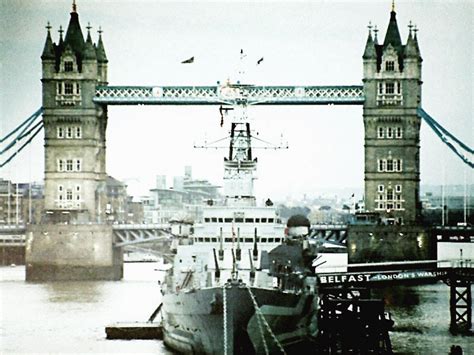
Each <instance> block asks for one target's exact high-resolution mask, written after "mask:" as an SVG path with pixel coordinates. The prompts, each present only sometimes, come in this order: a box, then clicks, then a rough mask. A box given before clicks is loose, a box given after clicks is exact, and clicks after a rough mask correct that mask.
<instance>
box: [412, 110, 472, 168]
mask: <svg viewBox="0 0 474 355" xmlns="http://www.w3.org/2000/svg"><path fill="white" fill-rule="evenodd" d="M418 115H419V116H420V117H421V118H422V119H424V120H425V122H426V123H427V124H428V126H429V127H430V128H431V129H432V130H433V131H434V132H435V134H436V135H437V136H438V137H439V138H440V139H441V141H442V142H444V144H446V145H447V146H448V147H449V149H451V150H452V151H453V152H454V154H456V155H457V156H458V157H459V158H461V160H462V161H463V162H464V163H465V164H467V165H468V166H470V167H471V168H474V159H473V157H472V155H473V154H474V150H473V149H472V148H471V147H469V146H468V145H466V144H464V143H463V142H462V141H460V140H459V139H458V138H456V137H455V136H454V135H453V134H452V133H450V132H449V131H448V130H446V129H445V128H444V127H443V126H441V125H440V124H439V123H438V122H436V121H435V119H434V118H433V117H431V116H430V115H429V114H428V113H427V112H426V111H425V110H423V109H422V108H419V109H418ZM454 144H457V145H458V146H459V147H460V150H463V151H464V152H465V153H467V154H463V153H461V152H459V150H458V149H457V148H456V147H455V146H454ZM468 154H470V155H471V157H469V156H468Z"/></svg>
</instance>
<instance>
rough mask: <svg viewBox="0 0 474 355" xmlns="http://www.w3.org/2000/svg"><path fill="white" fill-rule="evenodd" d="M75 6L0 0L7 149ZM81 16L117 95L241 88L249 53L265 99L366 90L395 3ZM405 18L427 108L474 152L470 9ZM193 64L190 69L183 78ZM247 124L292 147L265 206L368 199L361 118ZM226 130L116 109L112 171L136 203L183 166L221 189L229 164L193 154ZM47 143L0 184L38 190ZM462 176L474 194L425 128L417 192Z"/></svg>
mask: <svg viewBox="0 0 474 355" xmlns="http://www.w3.org/2000/svg"><path fill="white" fill-rule="evenodd" d="M71 2H72V1H69V0H66V1H52V0H49V1H19V0H15V1H13V0H11V1H7V0H0V4H1V8H0V16H1V21H0V23H1V24H0V26H1V28H0V40H1V48H0V76H1V83H0V85H1V86H0V91H1V96H0V97H1V99H0V100H1V101H0V113H1V116H0V136H2V137H3V136H4V135H5V134H6V133H8V132H10V131H11V130H12V129H13V128H14V127H16V126H17V125H18V124H19V123H21V122H22V121H23V120H24V119H26V117H28V116H29V115H30V114H31V113H33V112H34V111H35V110H36V109H37V108H39V107H40V106H41V82H40V79H41V60H40V55H41V52H42V49H43V46H44V42H45V38H46V29H45V28H44V27H45V25H46V23H47V21H50V22H51V25H52V26H53V30H52V35H53V41H54V42H57V41H58V33H57V30H58V28H59V25H63V27H67V24H68V22H69V16H70V15H69V12H70V11H71ZM77 8H78V13H79V19H80V22H81V26H82V31H83V33H84V35H86V33H87V30H86V26H87V23H88V22H90V23H91V25H92V27H93V29H92V31H93V32H92V35H93V40H94V42H95V41H97V32H96V31H97V29H98V27H99V26H102V29H103V30H104V33H103V40H104V45H105V49H106V53H107V57H108V59H109V76H108V79H109V84H110V85H157V86H159V85H214V84H216V82H217V81H224V80H225V79H227V78H228V77H231V78H232V77H233V75H234V74H235V72H236V69H237V62H238V58H239V52H240V49H241V48H242V49H244V51H245V52H246V53H247V56H248V57H247V59H248V62H249V66H248V69H247V81H248V82H250V83H253V84H256V85H361V84H362V54H363V51H364V46H365V42H366V39H367V32H368V30H367V27H366V26H367V25H368V23H369V21H372V23H373V24H376V25H378V27H379V29H380V32H379V39H380V40H381V41H383V38H384V36H385V31H386V28H387V25H388V21H389V17H390V8H391V1H390V0H385V1H381V0H377V1H365V2H361V1H300V2H296V1H293V2H289V1H280V2H269V1H260V2H238V1H225V2H223V1H222V2H206V1H193V2H176V1H170V2H166V1H131V0H129V1H128V0H121V1H117V0H114V1H104V0H102V1H89V0H88V1H85V0H77ZM396 12H397V19H398V24H399V29H400V33H401V36H402V41H403V42H405V41H406V38H407V36H408V29H407V25H408V23H409V21H410V20H411V21H413V23H414V24H416V25H417V26H418V28H419V32H418V40H419V45H420V49H421V54H422V57H423V88H422V97H423V98H422V102H423V103H422V106H423V108H424V109H425V110H426V111H427V112H428V113H430V114H431V115H432V116H433V117H434V118H435V119H436V120H437V121H438V122H440V123H441V124H442V125H443V126H444V127H446V128H447V129H448V130H449V131H451V132H452V133H453V134H455V135H456V136H457V137H458V138H460V139H461V140H462V141H464V142H465V143H467V144H468V145H470V146H471V147H472V146H473V145H474V144H473V143H474V124H473V114H472V111H473V97H474V96H473V75H474V74H473V65H472V63H474V58H473V44H472V43H473V33H474V29H473V2H472V1H465V2H462V1H431V0H429V1H428V0H426V1H409V2H406V1H397V2H396ZM191 56H194V57H195V62H194V63H193V64H188V65H184V64H180V62H181V61H182V60H184V59H187V58H189V57H191ZM261 57H264V61H263V63H262V65H260V66H258V67H257V66H256V65H254V63H255V62H256V61H257V60H258V59H259V58H261ZM250 114H251V116H252V117H253V121H252V126H253V128H254V129H255V130H256V131H258V132H259V137H261V138H264V139H266V140H269V141H273V142H278V141H279V140H280V135H281V134H283V136H284V140H285V141H288V144H289V149H288V150H286V151H257V152H255V155H257V156H258V158H259V166H258V180H257V183H256V189H257V195H258V196H259V197H260V198H264V197H267V196H269V197H273V198H275V199H282V198H284V197H286V196H288V195H294V196H295V197H301V196H302V195H303V194H304V193H307V195H308V196H311V195H319V194H321V193H324V191H325V190H326V189H329V188H330V189H334V188H342V187H347V188H351V189H352V188H360V189H362V188H363V182H364V175H363V173H364V166H363V159H364V151H363V144H364V143H363V122H362V107H361V106H341V107H339V106H338V107H334V106H332V107H309V106H298V107H282V106H277V107H254V108H253V109H252V110H251V111H250ZM219 121H220V117H219V112H218V108H217V107H214V106H209V107H191V106H188V107H160V106H146V107H144V106H140V107H139V106H122V107H120V106H116V107H110V108H109V122H108V129H107V171H108V173H109V174H110V175H112V176H114V177H116V178H118V179H126V182H127V183H128V184H129V185H130V186H131V190H132V191H131V192H132V193H138V192H140V193H143V192H146V191H147V190H148V188H152V187H153V185H154V180H155V176H156V175H168V176H170V177H172V176H174V175H183V173H184V166H185V165H192V166H193V176H194V177H196V178H206V179H209V180H210V181H211V182H213V183H216V184H220V185H221V184H222V175H223V156H224V155H225V153H226V152H225V151H209V150H208V151H205V150H196V149H193V143H194V142H196V143H200V142H202V141H204V139H206V138H207V139H208V140H213V139H218V138H221V137H223V136H225V135H226V134H227V131H228V129H229V127H228V126H227V127H224V128H221V127H220V126H219ZM43 143H44V142H43V135H39V136H38V137H37V138H36V140H35V143H34V144H32V145H31V147H30V148H28V149H26V150H24V151H23V152H22V153H21V155H20V156H19V157H17V158H16V159H15V160H14V161H13V162H12V163H11V164H9V165H8V166H7V167H5V168H3V170H2V171H1V172H0V177H3V178H11V179H13V180H14V181H28V180H36V181H40V180H42V179H43V175H44V171H43V170H44V163H43V159H44V151H43ZM2 160H3V157H2ZM443 166H445V171H446V174H445V175H446V177H445V179H444V178H443V174H442V170H443ZM464 176H467V179H468V181H472V178H473V175H472V169H469V168H468V167H467V166H466V165H464V163H462V162H461V161H460V159H458V158H457V157H456V156H455V155H454V154H453V153H451V152H450V151H449V150H448V149H447V148H446V147H445V146H444V145H443V144H442V143H441V142H440V140H439V139H438V138H437V137H435V135H434V133H433V132H432V131H431V130H430V128H429V127H428V126H427V125H426V124H424V123H423V124H422V129H421V183H422V184H441V183H442V182H443V180H445V181H446V182H447V183H450V184H452V183H463V182H464ZM138 181H140V183H141V185H142V187H141V188H140V189H139V188H138V187H137V185H138ZM169 184H171V178H170V180H169Z"/></svg>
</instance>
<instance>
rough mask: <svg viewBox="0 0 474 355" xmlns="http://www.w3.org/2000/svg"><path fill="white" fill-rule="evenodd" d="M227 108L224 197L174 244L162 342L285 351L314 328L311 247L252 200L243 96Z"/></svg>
mask: <svg viewBox="0 0 474 355" xmlns="http://www.w3.org/2000/svg"><path fill="white" fill-rule="evenodd" d="M234 87H235V86H234ZM229 111H230V112H232V114H233V117H232V119H231V123H230V135H229V147H228V154H227V155H226V157H225V158H224V195H225V199H224V203H221V204H218V203H216V202H214V201H208V206H207V207H206V208H204V211H203V220H202V223H199V224H197V225H195V226H194V234H193V235H190V236H183V237H181V238H179V237H178V239H177V240H176V242H175V245H174V249H175V253H176V255H175V256H174V259H173V268H172V269H171V270H170V271H169V273H168V275H167V278H166V285H165V288H164V290H163V293H164V297H163V326H164V341H165V343H166V344H167V345H168V346H170V347H172V348H173V349H175V350H178V351H180V352H184V353H204V354H240V353H242V354H252V353H270V352H278V351H280V352H285V351H288V350H291V349H294V348H295V347H298V346H300V345H301V344H302V343H304V342H305V341H307V340H308V338H309V333H310V330H309V325H310V324H312V325H313V331H314V328H315V324H314V322H315V319H316V317H315V310H316V306H315V304H316V302H315V290H314V284H315V283H314V277H309V278H308V277H307V276H308V274H309V268H308V267H307V266H308V265H310V264H311V260H312V257H311V255H312V251H311V250H309V249H308V245H309V244H308V243H304V241H303V240H289V239H288V238H287V237H285V234H284V225H282V224H281V221H280V218H279V216H278V214H277V211H276V208H275V206H273V203H272V202H271V201H270V200H267V201H266V203H265V205H264V206H257V204H256V198H255V195H254V189H253V183H254V179H255V176H254V173H255V171H256V167H257V159H256V158H255V157H254V156H253V154H252V153H253V152H252V131H251V128H250V123H249V120H248V117H247V110H246V105H245V102H243V103H242V104H241V105H236V106H234V107H233V108H232V109H229ZM308 256H309V257H308Z"/></svg>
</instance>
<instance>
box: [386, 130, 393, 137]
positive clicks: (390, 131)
mask: <svg viewBox="0 0 474 355" xmlns="http://www.w3.org/2000/svg"><path fill="white" fill-rule="evenodd" d="M387 138H393V129H392V127H387Z"/></svg>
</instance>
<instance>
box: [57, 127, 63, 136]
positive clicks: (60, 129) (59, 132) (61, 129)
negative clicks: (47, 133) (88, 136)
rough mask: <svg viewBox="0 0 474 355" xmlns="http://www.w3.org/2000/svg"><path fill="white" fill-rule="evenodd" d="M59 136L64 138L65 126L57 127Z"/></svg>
mask: <svg viewBox="0 0 474 355" xmlns="http://www.w3.org/2000/svg"><path fill="white" fill-rule="evenodd" d="M56 136H57V137H58V138H64V129H63V127H58V128H57V135H56Z"/></svg>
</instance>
